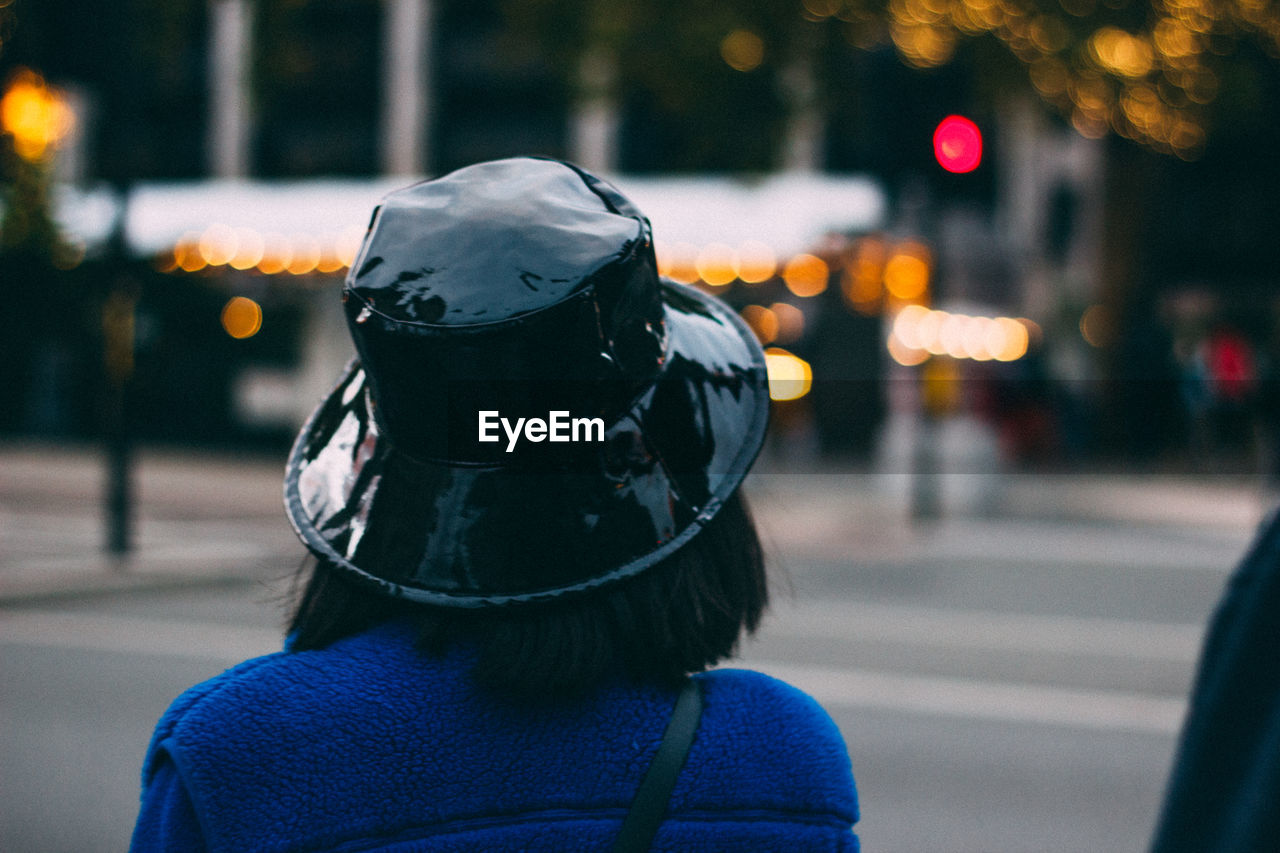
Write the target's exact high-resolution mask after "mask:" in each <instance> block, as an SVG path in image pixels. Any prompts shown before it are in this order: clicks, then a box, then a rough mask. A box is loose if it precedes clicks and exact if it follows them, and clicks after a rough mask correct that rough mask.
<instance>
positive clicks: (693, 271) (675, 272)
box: [657, 243, 698, 284]
mask: <svg viewBox="0 0 1280 853" xmlns="http://www.w3.org/2000/svg"><path fill="white" fill-rule="evenodd" d="M657 255H658V274H659V275H663V276H666V277H667V278H669V279H672V280H673V281H678V282H680V283H681V284H693V283H694V282H695V281H697V280H698V266H697V260H698V247H697V246H694V245H692V244H690V243H673V244H671V245H670V246H668V245H666V244H659V245H658V246H657Z"/></svg>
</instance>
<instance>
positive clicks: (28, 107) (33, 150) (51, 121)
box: [0, 68, 75, 161]
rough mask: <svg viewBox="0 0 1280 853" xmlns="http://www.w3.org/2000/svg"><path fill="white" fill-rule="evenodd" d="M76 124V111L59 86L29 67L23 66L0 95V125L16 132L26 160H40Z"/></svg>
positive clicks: (19, 149)
mask: <svg viewBox="0 0 1280 853" xmlns="http://www.w3.org/2000/svg"><path fill="white" fill-rule="evenodd" d="M74 126H75V113H73V112H72V111H71V108H70V107H69V106H67V102H66V98H65V97H64V96H63V94H62V93H61V92H60V91H58V90H57V89H55V88H53V87H51V86H47V85H45V82H44V79H43V78H42V77H41V76H40V75H39V74H36V73H35V72H34V71H31V70H29V69H25V68H24V69H22V70H20V71H19V72H18V73H17V75H16V76H15V77H14V80H13V82H12V83H11V84H10V85H9V88H8V90H7V91H6V92H5V93H4V97H3V98H0V128H3V129H4V132H5V133H9V134H12V135H13V148H14V150H15V151H16V152H17V153H18V156H19V157H22V158H23V159H24V160H31V161H35V160H39V159H41V158H42V157H44V156H45V154H46V153H48V151H49V149H51V148H54V147H56V146H57V145H58V143H59V142H61V141H62V139H63V138H64V137H65V136H66V135H67V134H68V133H70V132H71V129H72V128H73V127H74Z"/></svg>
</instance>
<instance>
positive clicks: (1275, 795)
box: [1152, 513, 1280, 853]
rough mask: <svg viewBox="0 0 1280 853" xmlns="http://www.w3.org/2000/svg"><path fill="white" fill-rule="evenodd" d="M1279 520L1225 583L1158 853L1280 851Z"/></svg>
mask: <svg viewBox="0 0 1280 853" xmlns="http://www.w3.org/2000/svg"><path fill="white" fill-rule="evenodd" d="M1278 650H1280V514H1274V513H1273V514H1272V516H1271V518H1270V519H1269V520H1268V521H1267V522H1265V523H1264V524H1263V527H1262V530H1261V533H1260V534H1259V536H1258V538H1257V539H1256V541H1255V542H1254V544H1253V546H1252V547H1251V548H1250V550H1249V552H1248V554H1247V555H1246V556H1245V558H1244V561H1243V562H1242V563H1241V564H1240V566H1239V567H1238V568H1237V569H1236V572H1235V574H1234V576H1233V577H1232V578H1231V581H1230V582H1229V583H1228V585H1227V590H1226V594H1225V595H1224V597H1223V599H1222V601H1221V603H1220V604H1219V605H1218V610H1217V612H1216V613H1215V614H1214V617H1213V621H1212V624H1211V625H1210V628H1209V634H1208V638H1207V639H1206V641H1205V645H1204V650H1203V652H1202V654H1201V659H1200V669H1199V672H1198V674H1197V676H1196V684H1195V689H1194V690H1193V691H1192V694H1191V705H1190V710H1189V712H1188V716H1187V721H1186V724H1185V725H1184V726H1183V730H1182V739H1181V743H1180V745H1179V747H1178V755H1177V759H1176V761H1175V763H1174V767H1173V773H1172V776H1171V778H1170V781H1169V787H1168V791H1167V792H1166V794H1165V801H1164V806H1163V810H1162V812H1161V816H1160V821H1159V824H1158V825H1157V827H1156V836H1155V842H1154V844H1153V845H1152V851H1153V853H1184V851H1185V853H1193V851H1194V853H1257V851H1269V850H1276V849H1277V847H1280V665H1277V651H1278Z"/></svg>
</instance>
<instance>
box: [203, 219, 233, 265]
mask: <svg viewBox="0 0 1280 853" xmlns="http://www.w3.org/2000/svg"><path fill="white" fill-rule="evenodd" d="M235 253H236V232H235V231H234V230H233V229H232V228H231V226H230V225H223V224H221V223H214V224H213V225H210V226H209V227H208V228H206V229H205V230H204V233H203V234H201V235H200V257H202V258H204V262H205V263H206V264H208V265H209V266H211V267H217V266H222V265H224V264H226V263H228V262H229V261H230V260H231V258H232V257H234V256H235Z"/></svg>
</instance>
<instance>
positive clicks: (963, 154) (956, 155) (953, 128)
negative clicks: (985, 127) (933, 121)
mask: <svg viewBox="0 0 1280 853" xmlns="http://www.w3.org/2000/svg"><path fill="white" fill-rule="evenodd" d="M933 156H934V157H936V158H937V159H938V165H939V166H941V167H942V168H944V169H946V170H947V171H948V172H957V173H960V172H972V171H973V170H974V169H976V168H978V164H979V163H981V162H982V131H980V130H978V126H977V125H976V124H974V123H973V122H971V121H969V119H967V118H965V117H964V116H947V117H946V118H944V119H943V120H942V121H941V122H939V123H938V129H937V130H935V131H934V132H933Z"/></svg>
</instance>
